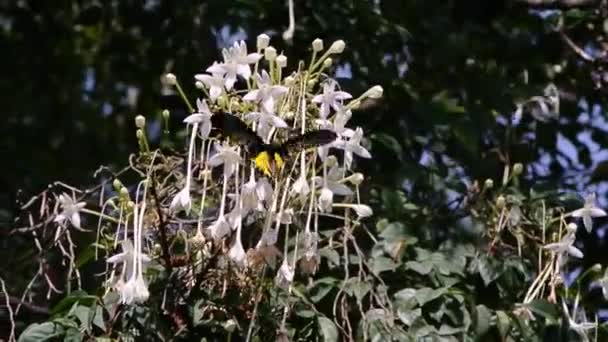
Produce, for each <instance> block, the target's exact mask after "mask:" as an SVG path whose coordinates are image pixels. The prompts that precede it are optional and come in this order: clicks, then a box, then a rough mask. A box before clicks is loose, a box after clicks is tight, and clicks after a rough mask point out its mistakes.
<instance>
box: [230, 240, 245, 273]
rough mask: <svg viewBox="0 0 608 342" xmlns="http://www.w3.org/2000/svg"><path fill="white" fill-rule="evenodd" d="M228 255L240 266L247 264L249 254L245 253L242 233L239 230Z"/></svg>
mask: <svg viewBox="0 0 608 342" xmlns="http://www.w3.org/2000/svg"><path fill="white" fill-rule="evenodd" d="M228 257H229V258H230V260H232V261H233V262H234V263H235V264H236V265H237V266H238V267H245V266H247V254H246V253H245V249H244V248H243V243H242V242H241V234H240V233H238V232H237V234H236V237H235V239H234V242H233V243H232V247H230V250H229V251H228Z"/></svg>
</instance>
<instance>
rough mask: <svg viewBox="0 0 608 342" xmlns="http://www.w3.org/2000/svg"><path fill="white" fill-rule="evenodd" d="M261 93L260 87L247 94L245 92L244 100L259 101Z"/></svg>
mask: <svg viewBox="0 0 608 342" xmlns="http://www.w3.org/2000/svg"><path fill="white" fill-rule="evenodd" d="M259 93H260V91H259V90H258V89H254V90H252V91H250V92H248V93H247V94H245V96H243V100H245V101H257V100H258V94H259Z"/></svg>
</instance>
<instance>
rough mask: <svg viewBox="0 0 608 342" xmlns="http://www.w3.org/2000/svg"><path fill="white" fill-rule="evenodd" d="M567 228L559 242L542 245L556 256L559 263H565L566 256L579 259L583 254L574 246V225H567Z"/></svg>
mask: <svg viewBox="0 0 608 342" xmlns="http://www.w3.org/2000/svg"><path fill="white" fill-rule="evenodd" d="M567 229H568V232H567V233H566V235H564V237H563V238H562V239H561V240H560V241H559V242H555V243H550V244H547V245H545V246H544V247H543V248H544V249H547V250H549V251H551V252H552V253H554V254H555V255H556V256H557V260H558V263H559V264H560V265H563V264H565V263H566V261H567V260H568V256H573V257H575V258H579V259H580V258H582V257H583V256H584V255H583V252H581V250H580V249H578V248H576V247H575V246H574V242H575V241H576V225H568V227H567Z"/></svg>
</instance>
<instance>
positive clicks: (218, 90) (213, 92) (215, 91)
mask: <svg viewBox="0 0 608 342" xmlns="http://www.w3.org/2000/svg"><path fill="white" fill-rule="evenodd" d="M218 69H219V70H218ZM213 70H215V72H212V71H213ZM207 72H211V75H208V74H197V75H194V78H195V79H196V80H197V81H199V82H202V83H203V84H204V85H205V86H206V87H207V88H209V98H210V99H211V101H212V102H215V100H217V98H218V97H220V96H221V95H222V94H223V93H224V84H225V83H226V81H225V80H224V71H223V69H221V68H220V67H219V66H218V64H217V63H213V65H212V66H210V67H209V68H207Z"/></svg>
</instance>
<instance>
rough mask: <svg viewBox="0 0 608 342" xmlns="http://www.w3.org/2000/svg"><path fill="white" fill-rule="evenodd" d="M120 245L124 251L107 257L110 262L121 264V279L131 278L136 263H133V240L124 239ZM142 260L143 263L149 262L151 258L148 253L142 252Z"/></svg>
mask: <svg viewBox="0 0 608 342" xmlns="http://www.w3.org/2000/svg"><path fill="white" fill-rule="evenodd" d="M120 247H121V249H122V252H120V253H117V254H114V255H113V256H111V257H109V258H107V259H106V262H107V263H108V264H114V265H117V264H121V263H122V270H121V272H120V279H122V280H124V279H129V278H131V277H132V276H133V271H134V270H135V265H134V263H133V255H134V250H133V243H132V242H131V240H123V241H121V243H120ZM140 257H141V261H142V263H143V264H148V263H149V262H150V261H151V259H150V257H149V256H147V255H146V254H143V253H142V254H141V256H140Z"/></svg>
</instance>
